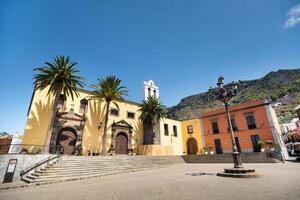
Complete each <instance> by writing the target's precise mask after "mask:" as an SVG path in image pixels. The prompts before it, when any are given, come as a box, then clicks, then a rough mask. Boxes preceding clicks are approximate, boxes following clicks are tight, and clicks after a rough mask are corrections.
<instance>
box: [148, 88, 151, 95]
mask: <svg viewBox="0 0 300 200" xmlns="http://www.w3.org/2000/svg"><path fill="white" fill-rule="evenodd" d="M148 96H151V89H150V88H148Z"/></svg>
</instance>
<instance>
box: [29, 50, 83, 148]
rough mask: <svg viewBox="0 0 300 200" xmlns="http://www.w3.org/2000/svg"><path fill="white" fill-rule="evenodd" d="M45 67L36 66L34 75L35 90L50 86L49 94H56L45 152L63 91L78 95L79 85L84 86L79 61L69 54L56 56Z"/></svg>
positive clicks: (72, 96)
mask: <svg viewBox="0 0 300 200" xmlns="http://www.w3.org/2000/svg"><path fill="white" fill-rule="evenodd" d="M45 64H46V66H45V67H40V68H34V69H33V70H34V71H36V72H37V73H36V74H35V75H34V77H33V79H34V91H36V90H44V89H46V88H47V87H48V92H47V96H48V97H49V96H50V95H53V96H54V102H53V108H52V112H51V117H50V124H49V126H48V129H47V133H46V141H45V149H44V151H45V152H48V149H47V148H48V147H49V145H50V138H51V134H52V130H53V126H54V122H55V116H56V113H57V111H58V108H57V107H58V102H59V97H60V95H61V94H62V93H63V95H64V96H66V97H67V96H71V98H72V100H74V95H76V97H77V96H78V91H77V87H78V86H79V87H83V86H84V82H83V80H84V78H83V77H82V76H79V75H76V74H77V73H78V72H79V70H76V69H75V68H74V67H75V65H76V64H77V62H72V61H70V58H69V56H68V57H65V56H56V57H55V58H54V61H53V62H52V63H50V62H45Z"/></svg>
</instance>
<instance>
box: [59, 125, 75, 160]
mask: <svg viewBox="0 0 300 200" xmlns="http://www.w3.org/2000/svg"><path fill="white" fill-rule="evenodd" d="M75 144H76V131H75V130H74V129H73V128H70V127H66V128H62V129H60V131H59V132H58V135H57V140H56V146H58V147H60V148H61V152H62V153H63V154H68V155H72V154H74V151H75Z"/></svg>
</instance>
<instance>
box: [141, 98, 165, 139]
mask: <svg viewBox="0 0 300 200" xmlns="http://www.w3.org/2000/svg"><path fill="white" fill-rule="evenodd" d="M139 107H140V108H139V110H138V111H139V112H140V113H141V115H140V119H141V120H142V121H143V122H144V126H146V128H145V132H147V133H146V134H147V135H145V136H146V137H145V136H144V144H153V142H154V141H153V137H154V135H153V126H154V122H155V121H159V120H160V119H163V118H166V116H167V108H166V106H164V105H162V104H161V103H160V101H159V99H158V98H156V97H155V96H148V98H147V100H146V101H143V103H142V104H141V105H140V106H139ZM149 136H151V138H150V139H151V141H149Z"/></svg>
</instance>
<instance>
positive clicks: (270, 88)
mask: <svg viewBox="0 0 300 200" xmlns="http://www.w3.org/2000/svg"><path fill="white" fill-rule="evenodd" d="M225 87H231V84H227V85H225ZM238 88H239V93H238V95H237V96H236V97H235V98H233V99H232V101H231V104H232V105H235V104H240V103H244V102H249V101H254V100H257V99H262V98H268V99H270V100H271V101H272V103H281V105H279V106H277V107H274V108H275V110H276V113H277V116H278V117H279V119H280V121H281V122H286V121H289V120H291V119H292V118H293V117H296V113H295V111H294V110H293V108H294V107H295V106H296V105H298V104H300V68H298V69H286V70H278V71H276V72H273V71H272V72H270V73H268V74H267V75H265V76H264V77H262V78H259V79H255V80H246V81H241V80H240V81H239V83H238ZM219 107H222V104H221V103H220V102H219V101H212V100H209V99H208V93H207V92H204V93H200V94H196V95H192V96H188V97H186V98H183V99H182V100H181V101H180V103H179V104H178V105H176V106H173V107H171V108H169V117H170V118H173V119H178V120H183V119H191V118H195V117H198V116H199V113H200V112H203V111H208V110H212V109H216V108H219Z"/></svg>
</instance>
